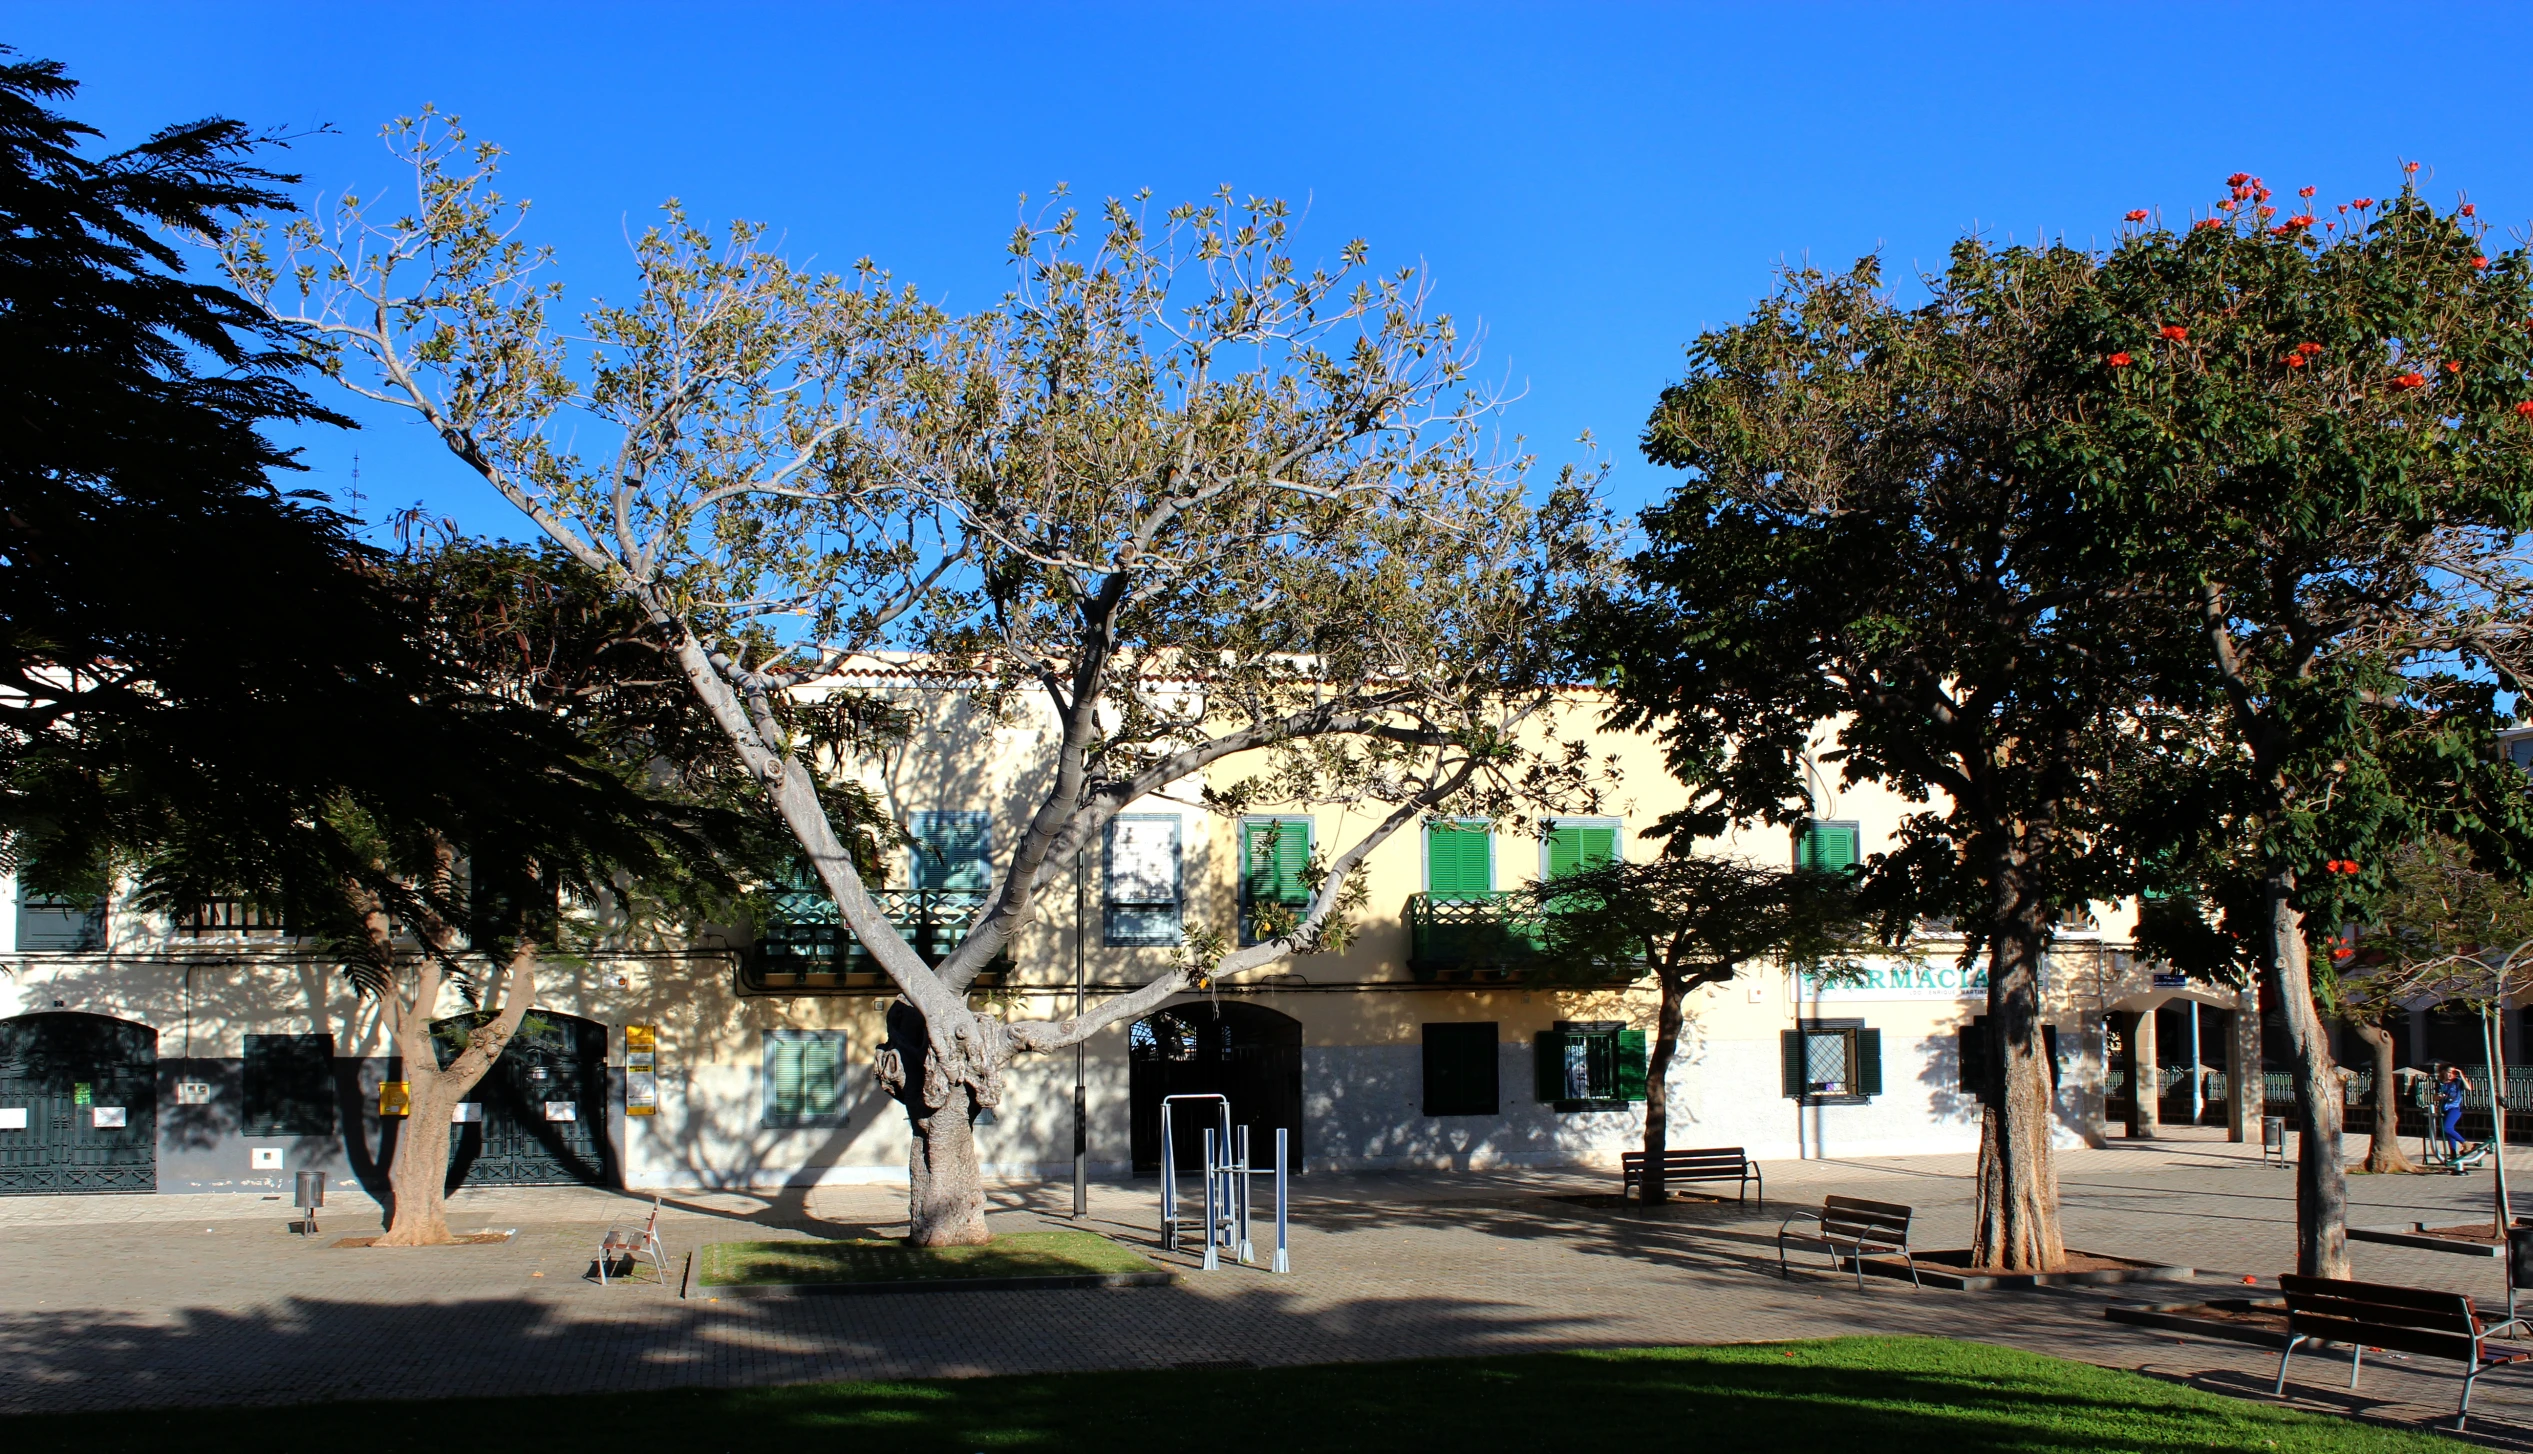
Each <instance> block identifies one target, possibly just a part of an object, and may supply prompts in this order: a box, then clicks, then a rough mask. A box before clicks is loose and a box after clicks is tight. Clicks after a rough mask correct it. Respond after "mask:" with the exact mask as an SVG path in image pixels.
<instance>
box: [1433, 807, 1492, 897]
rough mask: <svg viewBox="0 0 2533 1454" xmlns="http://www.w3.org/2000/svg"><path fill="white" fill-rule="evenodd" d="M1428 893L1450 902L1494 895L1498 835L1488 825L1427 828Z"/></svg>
mask: <svg viewBox="0 0 2533 1454" xmlns="http://www.w3.org/2000/svg"><path fill="white" fill-rule="evenodd" d="M1425 892H1426V893H1428V894H1430V895H1432V896H1433V897H1435V898H1437V899H1449V900H1468V899H1483V898H1485V897H1487V896H1488V895H1490V894H1492V893H1494V892H1495V834H1494V833H1493V832H1492V831H1490V830H1489V829H1488V827H1487V825H1486V824H1485V823H1482V822H1443V823H1428V824H1426V825H1425Z"/></svg>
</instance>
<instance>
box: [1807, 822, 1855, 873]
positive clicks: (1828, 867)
mask: <svg viewBox="0 0 2533 1454" xmlns="http://www.w3.org/2000/svg"><path fill="white" fill-rule="evenodd" d="M1862 836H1863V835H1862V834H1861V832H1860V831H1859V830H1858V829H1857V827H1856V825H1855V824H1853V823H1823V822H1818V821H1815V822H1813V823H1810V824H1807V825H1805V827H1804V829H1803V842H1802V846H1801V849H1800V851H1799V852H1798V853H1797V855H1796V862H1798V863H1799V864H1800V865H1801V866H1802V867H1804V868H1807V869H1812V870H1814V871H1816V872H1823V873H1835V872H1838V871H1840V870H1842V869H1852V868H1854V867H1855V866H1856V864H1857V863H1858V862H1859V861H1860V860H1861V859H1862V858H1863V856H1864V855H1863V853H1862V852H1861V848H1862V845H1861V843H1860V842H1859V839H1860V838H1861V837H1862Z"/></svg>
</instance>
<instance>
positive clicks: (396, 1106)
mask: <svg viewBox="0 0 2533 1454" xmlns="http://www.w3.org/2000/svg"><path fill="white" fill-rule="evenodd" d="M378 1114H380V1115H382V1116H408V1115H411V1114H413V1085H412V1083H411V1082H409V1081H401V1080H384V1081H380V1082H379V1083H378Z"/></svg>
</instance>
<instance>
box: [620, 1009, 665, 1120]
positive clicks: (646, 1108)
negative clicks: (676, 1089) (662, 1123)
mask: <svg viewBox="0 0 2533 1454" xmlns="http://www.w3.org/2000/svg"><path fill="white" fill-rule="evenodd" d="M659 1045H660V1027H659V1026H657V1025H627V1026H625V1027H624V1113H625V1114H626V1115H628V1116H649V1115H656V1114H658V1112H659V1108H660V1076H659V1063H660V1062H659Z"/></svg>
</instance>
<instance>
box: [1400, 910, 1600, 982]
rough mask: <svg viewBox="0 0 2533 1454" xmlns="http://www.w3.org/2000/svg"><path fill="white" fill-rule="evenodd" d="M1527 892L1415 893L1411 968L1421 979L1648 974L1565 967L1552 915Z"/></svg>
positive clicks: (1409, 912) (1409, 916) (1410, 933)
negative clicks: (1554, 943)
mask: <svg viewBox="0 0 2533 1454" xmlns="http://www.w3.org/2000/svg"><path fill="white" fill-rule="evenodd" d="M1554 912H1555V908H1554V906H1553V905H1551V906H1550V907H1549V908H1548V909H1546V910H1545V911H1543V910H1542V909H1541V908H1540V906H1539V904H1538V901H1537V900H1536V899H1534V898H1533V897H1532V896H1531V895H1529V894H1527V893H1505V892H1496V893H1487V894H1467V893H1462V894H1451V895H1437V894H1414V895H1411V896H1410V897H1409V898H1408V900H1407V932H1408V968H1409V970H1410V971H1411V972H1412V973H1413V974H1414V975H1415V976H1416V978H1418V979H1420V980H1425V981H1428V982H1431V981H1459V980H1469V981H1480V982H1483V981H1490V980H1494V981H1512V980H1521V981H1533V980H1553V979H1567V978H1583V979H1588V980H1589V981H1590V982H1592V983H1595V984H1624V983H1626V982H1627V981H1629V980H1632V979H1635V978H1638V977H1639V976H1641V975H1642V974H1643V973H1644V969H1643V967H1642V966H1636V967H1633V968H1630V969H1626V970H1622V971H1615V972H1613V971H1609V970H1604V969H1598V968H1595V969H1593V970H1591V971H1589V972H1588V973H1586V972H1582V971H1578V970H1577V969H1576V968H1575V967H1574V966H1571V965H1563V964H1560V963H1558V962H1557V961H1556V959H1555V958H1554V957H1553V956H1552V955H1551V954H1550V953H1549V952H1548V933H1547V926H1548V917H1547V916H1548V915H1549V914H1551V913H1554Z"/></svg>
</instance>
